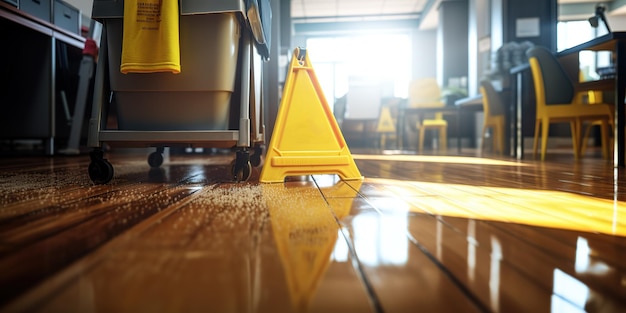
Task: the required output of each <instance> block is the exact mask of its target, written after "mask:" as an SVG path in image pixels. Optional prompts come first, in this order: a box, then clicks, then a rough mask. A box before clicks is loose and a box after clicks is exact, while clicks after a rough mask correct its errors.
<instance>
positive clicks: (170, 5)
mask: <svg viewBox="0 0 626 313" xmlns="http://www.w3.org/2000/svg"><path fill="white" fill-rule="evenodd" d="M123 35H124V37H123V39H122V60H121V66H120V71H121V72H122V73H124V74H126V73H153V72H172V73H175V74H176V73H180V43H179V33H178V0H125V1H124V34H123Z"/></svg>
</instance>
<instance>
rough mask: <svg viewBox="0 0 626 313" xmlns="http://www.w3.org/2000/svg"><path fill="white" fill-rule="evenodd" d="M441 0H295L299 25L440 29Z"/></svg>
mask: <svg viewBox="0 0 626 313" xmlns="http://www.w3.org/2000/svg"><path fill="white" fill-rule="evenodd" d="M439 2H441V0H366V1H364V0H291V18H292V19H293V20H294V21H296V22H297V23H309V22H339V21H359V20H360V21H375V20H389V19H406V18H415V19H419V20H420V25H421V27H422V28H429V26H431V27H436V25H437V14H430V13H432V12H436V10H434V9H433V8H437V7H438V5H439ZM597 2H598V1H597V0H595V1H594V0H558V3H559V4H576V3H597Z"/></svg>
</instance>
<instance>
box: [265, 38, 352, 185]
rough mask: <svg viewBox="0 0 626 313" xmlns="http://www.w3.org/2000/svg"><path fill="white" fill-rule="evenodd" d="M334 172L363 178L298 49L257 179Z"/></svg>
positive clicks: (293, 58) (303, 53)
mask: <svg viewBox="0 0 626 313" xmlns="http://www.w3.org/2000/svg"><path fill="white" fill-rule="evenodd" d="M313 174H337V175H339V176H340V177H341V178H342V179H344V180H351V179H362V178H363V177H362V176H361V173H360V172H359V169H358V168H357V167H356V164H355V163H354V159H353V158H352V155H351V154H350V150H349V149H348V146H347V145H346V141H345V139H344V138H343V134H342V133H341V130H340V129H339V125H338V124H337V121H336V120H335V117H334V116H333V114H332V111H331V110H330V107H329V106H328V103H327V102H326V98H325V97H324V94H323V92H322V88H321V87H320V84H319V83H318V81H317V77H316V76H315V72H314V70H313V67H312V66H311V62H310V60H309V57H308V55H307V54H306V50H304V49H299V48H296V49H295V51H294V54H293V57H292V60H291V64H290V65H289V72H288V74H287V80H286V82H285V89H284V92H283V98H282V100H281V103H280V107H279V108H278V116H277V117H276V123H275V124H274V132H273V134H272V138H271V140H270V144H269V146H268V149H267V154H266V156H265V165H264V166H263V170H262V171H261V176H260V178H259V180H260V181H261V182H264V183H271V182H283V181H284V180H285V177H287V176H300V175H313Z"/></svg>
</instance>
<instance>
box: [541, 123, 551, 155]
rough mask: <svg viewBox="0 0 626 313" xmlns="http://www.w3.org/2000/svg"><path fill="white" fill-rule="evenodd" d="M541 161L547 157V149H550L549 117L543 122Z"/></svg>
mask: <svg viewBox="0 0 626 313" xmlns="http://www.w3.org/2000/svg"><path fill="white" fill-rule="evenodd" d="M541 124H542V125H541V161H543V160H545V159H546V150H547V149H548V131H549V130H550V122H549V120H547V119H544V120H542V122H541Z"/></svg>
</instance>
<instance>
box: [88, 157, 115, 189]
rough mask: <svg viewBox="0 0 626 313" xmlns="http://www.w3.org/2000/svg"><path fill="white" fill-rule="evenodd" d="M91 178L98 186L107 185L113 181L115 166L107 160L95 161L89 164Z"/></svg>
mask: <svg viewBox="0 0 626 313" xmlns="http://www.w3.org/2000/svg"><path fill="white" fill-rule="evenodd" d="M88 171H89V178H90V179H91V181H92V182H94V183H95V184H98V185H102V184H106V183H108V182H110V181H111V179H113V165H111V163H110V162H109V161H107V160H104V159H102V160H94V161H91V163H89V168H88Z"/></svg>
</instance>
